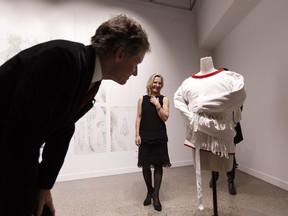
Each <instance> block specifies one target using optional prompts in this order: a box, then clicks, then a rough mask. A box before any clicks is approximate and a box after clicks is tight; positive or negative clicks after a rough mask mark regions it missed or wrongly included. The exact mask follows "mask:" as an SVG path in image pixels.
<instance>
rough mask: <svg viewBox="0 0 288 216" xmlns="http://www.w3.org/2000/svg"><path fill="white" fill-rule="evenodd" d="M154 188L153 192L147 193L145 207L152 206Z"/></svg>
mask: <svg viewBox="0 0 288 216" xmlns="http://www.w3.org/2000/svg"><path fill="white" fill-rule="evenodd" d="M153 191H154V188H152V191H151V192H150V193H149V192H148V193H147V196H146V199H145V200H144V202H143V205H144V206H147V205H150V204H151V199H152V196H153V195H152V194H153Z"/></svg>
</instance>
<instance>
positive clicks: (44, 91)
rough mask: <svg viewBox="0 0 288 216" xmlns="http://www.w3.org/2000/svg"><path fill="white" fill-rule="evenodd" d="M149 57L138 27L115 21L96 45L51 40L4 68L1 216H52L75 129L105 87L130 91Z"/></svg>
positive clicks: (0, 71) (0, 75)
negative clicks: (112, 83) (47, 215)
mask: <svg viewBox="0 0 288 216" xmlns="http://www.w3.org/2000/svg"><path fill="white" fill-rule="evenodd" d="M149 51H150V44H149V41H148V37H147V34H146V33H145V31H144V30H143V29H142V27H141V25H140V24H139V23H137V22H136V21H134V20H133V19H132V18H129V17H127V16H126V15H118V16H116V17H113V18H111V19H109V20H108V21H106V22H104V23H102V24H101V25H100V26H99V28H98V29H97V30H96V33H95V35H94V36H93V37H92V38H91V45H88V46H85V45H83V44H80V43H77V42H72V41H66V40H54V41H49V42H45V43H42V44H38V45H35V46H33V47H31V48H28V49H26V50H23V51H22V52H20V53H18V54H17V55H15V56H14V57H12V58H11V59H9V60H8V61H7V62H5V63H4V64H3V65H2V66H1V67H0V99H1V105H0V183H1V184H0V185H1V189H0V215H1V216H11V215H19V216H28V215H29V216H30V215H32V214H34V215H36V216H40V215H41V214H42V210H43V207H45V208H48V211H49V212H50V215H55V209H54V205H53V200H52V196H51V192H50V189H51V188H52V187H53V185H54V183H55V181H56V178H57V176H58V173H59V171H60V169H61V167H62V164H63V162H64V159H65V155H66V152H67V150H68V146H69V142H70V139H71V137H72V135H73V133H74V129H75V122H76V121H77V120H78V119H79V118H81V117H82V116H83V115H84V114H85V113H86V112H88V110H89V109H91V108H92V106H93V102H94V96H95V94H96V93H97V91H98V88H99V86H100V84H101V80H104V79H110V80H113V81H115V82H117V83H119V84H121V85H123V84H125V83H126V81H127V80H128V78H129V77H130V76H131V75H134V76H136V75H137V65H138V64H140V63H141V62H142V60H143V58H144V56H145V54H146V53H147V52H149ZM91 86H92V87H91ZM43 146H44V148H43V153H42V160H41V161H40V162H39V156H40V148H41V147H43Z"/></svg>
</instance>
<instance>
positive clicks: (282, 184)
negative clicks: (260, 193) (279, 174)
mask: <svg viewBox="0 0 288 216" xmlns="http://www.w3.org/2000/svg"><path fill="white" fill-rule="evenodd" d="M238 169H239V170H240V171H242V172H245V173H247V174H249V175H251V176H254V177H256V178H259V179H261V180H263V181H265V182H268V183H270V184H272V185H275V186H277V187H279V188H282V189H284V190H287V191H288V182H285V181H283V180H281V179H278V178H275V177H273V176H270V175H267V174H265V173H262V172H259V171H257V170H254V169H251V168H248V167H245V166H241V165H240V164H238Z"/></svg>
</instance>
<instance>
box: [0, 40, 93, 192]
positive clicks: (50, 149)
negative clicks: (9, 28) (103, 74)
mask: <svg viewBox="0 0 288 216" xmlns="http://www.w3.org/2000/svg"><path fill="white" fill-rule="evenodd" d="M95 55H96V54H95V51H94V49H93V47H92V46H91V45H90V46H84V45H83V44H80V43H76V42H71V41H65V40H54V41H49V42H45V43H42V44H38V45H36V46H33V47H31V48H28V49H26V50H24V51H22V52H20V53H19V54H17V55H16V56H14V57H13V58H11V59H10V60H8V61H7V62H5V63H4V64H3V65H2V66H1V67H0V100H1V105H0V160H1V166H0V168H1V173H0V175H1V178H2V180H1V186H2V187H3V184H2V183H3V182H2V181H4V183H5V184H7V183H8V184H11V185H13V184H15V187H16V188H17V187H18V189H23V187H26V186H27V185H29V184H30V183H31V182H32V181H35V178H36V177H37V179H38V180H37V182H38V183H37V184H38V186H39V187H41V188H45V189H51V188H52V187H53V184H54V183H55V181H56V178H57V175H58V173H59V171H60V169H61V166H62V164H63V162H64V158H65V156H66V152H67V150H68V146H69V142H70V139H71V137H72V135H73V133H74V130H75V125H74V123H75V122H76V121H77V120H78V119H79V118H80V117H81V116H82V115H84V114H85V113H86V112H87V111H88V110H89V109H90V108H91V107H92V106H93V104H92V101H91V102H90V103H89V104H88V105H87V106H86V107H84V108H83V110H82V111H79V107H80V104H81V101H82V99H83V98H84V96H85V94H86V92H87V91H88V88H89V86H90V84H91V80H92V76H93V71H94V67H95V59H96V58H95ZM44 143H45V145H44V149H43V154H42V158H43V159H42V161H41V163H40V164H38V160H39V149H40V147H41V146H42V145H43V144H44ZM35 173H37V176H35ZM3 178H5V180H3Z"/></svg>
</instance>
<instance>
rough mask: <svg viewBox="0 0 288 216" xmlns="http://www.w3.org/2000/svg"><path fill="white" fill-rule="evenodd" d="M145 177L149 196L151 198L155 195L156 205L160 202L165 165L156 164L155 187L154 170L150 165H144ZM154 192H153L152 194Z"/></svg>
mask: <svg viewBox="0 0 288 216" xmlns="http://www.w3.org/2000/svg"><path fill="white" fill-rule="evenodd" d="M142 173H143V177H144V180H145V183H146V186H147V190H148V192H147V198H148V199H149V198H151V197H152V196H153V198H154V200H153V201H154V203H155V202H156V205H157V204H158V203H159V204H160V201H159V190H160V187H161V182H162V176H163V167H162V165H157V166H154V189H153V186H152V172H151V169H150V167H143V168H142ZM152 193H153V194H152Z"/></svg>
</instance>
